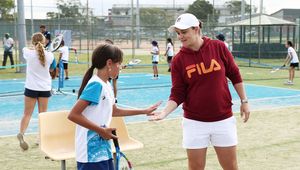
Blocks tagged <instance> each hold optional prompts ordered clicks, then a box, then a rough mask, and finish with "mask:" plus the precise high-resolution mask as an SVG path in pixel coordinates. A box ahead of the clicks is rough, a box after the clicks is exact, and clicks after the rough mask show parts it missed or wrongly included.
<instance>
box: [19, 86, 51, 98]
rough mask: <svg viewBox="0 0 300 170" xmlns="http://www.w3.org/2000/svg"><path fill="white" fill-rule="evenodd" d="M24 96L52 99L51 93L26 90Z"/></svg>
mask: <svg viewBox="0 0 300 170" xmlns="http://www.w3.org/2000/svg"><path fill="white" fill-rule="evenodd" d="M24 95H25V96H27V97H31V98H38V97H50V96H51V92H50V91H36V90H30V89H27V88H25V91H24Z"/></svg>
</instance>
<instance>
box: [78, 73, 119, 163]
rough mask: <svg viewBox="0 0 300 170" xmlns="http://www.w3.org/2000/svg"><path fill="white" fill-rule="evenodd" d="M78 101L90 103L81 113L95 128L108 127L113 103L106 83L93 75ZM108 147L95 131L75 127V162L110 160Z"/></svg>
mask: <svg viewBox="0 0 300 170" xmlns="http://www.w3.org/2000/svg"><path fill="white" fill-rule="evenodd" d="M80 99H81V100H85V101H88V102H90V105H89V106H88V107H86V108H85V109H84V110H83V112H82V115H83V116H84V117H86V118H87V119H88V120H90V121H91V122H93V123H94V124H96V125H97V126H101V127H108V126H109V124H110V122H111V119H112V107H113V105H114V102H115V98H114V93H113V91H112V88H111V85H110V83H109V82H107V83H106V82H104V81H102V80H101V79H100V78H99V77H98V76H97V75H93V77H92V78H91V79H90V80H89V82H88V84H87V85H86V86H85V88H84V90H83V92H82V94H81V95H80ZM110 145H111V142H110V141H108V140H105V139H103V138H102V137H101V136H100V135H99V134H98V133H96V132H95V131H92V130H90V129H87V128H85V127H82V126H80V125H76V137H75V149H76V161H78V162H81V163H87V162H100V161H105V160H109V159H112V152H111V146H110Z"/></svg>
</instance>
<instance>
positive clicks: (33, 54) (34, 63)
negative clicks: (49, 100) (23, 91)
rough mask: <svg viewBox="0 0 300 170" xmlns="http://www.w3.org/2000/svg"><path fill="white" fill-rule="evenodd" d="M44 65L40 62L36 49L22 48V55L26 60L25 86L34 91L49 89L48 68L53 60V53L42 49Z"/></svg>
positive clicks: (49, 77)
mask: <svg viewBox="0 0 300 170" xmlns="http://www.w3.org/2000/svg"><path fill="white" fill-rule="evenodd" d="M44 52H45V67H44V66H43V65H42V64H41V62H40V60H39V56H38V54H37V51H36V50H34V49H28V48H26V47H24V48H23V56H24V58H25V60H26V62H27V68H26V81H25V88H27V89H30V90H36V91H50V90H51V76H50V73H49V68H50V65H51V63H52V62H53V59H54V56H53V53H51V52H48V51H46V50H44Z"/></svg>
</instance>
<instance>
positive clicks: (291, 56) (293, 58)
mask: <svg viewBox="0 0 300 170" xmlns="http://www.w3.org/2000/svg"><path fill="white" fill-rule="evenodd" d="M285 47H286V48H287V49H288V54H287V56H286V59H285V61H284V64H283V67H285V65H286V64H287V63H289V62H290V69H289V80H288V81H287V82H286V83H285V84H287V85H293V84H294V82H293V80H294V77H295V67H298V68H299V58H298V55H297V53H296V51H295V50H294V48H293V43H292V42H291V41H287V42H286V44H285Z"/></svg>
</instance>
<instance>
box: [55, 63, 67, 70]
mask: <svg viewBox="0 0 300 170" xmlns="http://www.w3.org/2000/svg"><path fill="white" fill-rule="evenodd" d="M63 65H64V70H68V63H63ZM56 68H58V69H59V63H58V64H57V66H56Z"/></svg>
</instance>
